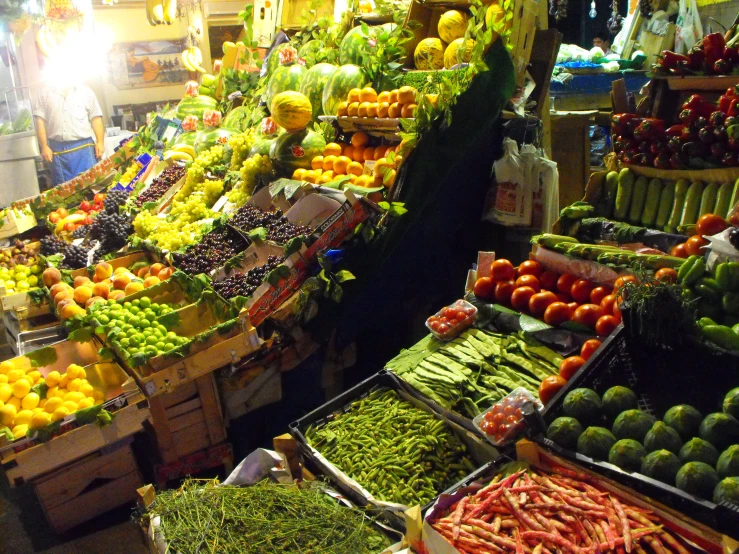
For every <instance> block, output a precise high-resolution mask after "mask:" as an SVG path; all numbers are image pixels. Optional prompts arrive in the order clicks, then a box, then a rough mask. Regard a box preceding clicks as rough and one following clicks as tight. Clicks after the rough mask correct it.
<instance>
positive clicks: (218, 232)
mask: <svg viewBox="0 0 739 554" xmlns="http://www.w3.org/2000/svg"><path fill="white" fill-rule="evenodd" d="M248 246H249V243H248V242H247V240H246V239H245V238H244V237H243V236H242V235H241V233H239V232H238V231H236V230H235V229H233V228H231V227H228V226H223V227H221V228H219V229H214V230H212V231H211V232H210V233H208V234H206V235H205V236H204V237H203V239H202V240H201V241H200V242H199V243H197V244H195V245H193V246H189V247H188V248H187V249H186V250H185V251H184V252H182V253H179V252H176V253H174V254H173V255H172V261H173V263H174V265H175V267H177V269H180V270H182V271H184V272H185V273H187V274H189V275H197V274H199V273H205V274H209V273H211V272H212V271H213V270H215V269H216V268H219V267H223V265H224V264H225V262H227V261H228V260H229V259H231V258H233V257H234V256H236V255H237V254H239V253H240V252H243V251H244V250H246V248H247V247H248Z"/></svg>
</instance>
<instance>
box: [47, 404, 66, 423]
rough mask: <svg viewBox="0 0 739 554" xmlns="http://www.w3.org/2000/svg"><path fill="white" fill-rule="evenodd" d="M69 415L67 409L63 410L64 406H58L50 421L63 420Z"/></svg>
mask: <svg viewBox="0 0 739 554" xmlns="http://www.w3.org/2000/svg"><path fill="white" fill-rule="evenodd" d="M68 415H69V409H68V408H65V407H64V406H59V407H58V408H57V409H56V410H54V413H53V414H51V421H59V420H60V419H64V418H65V417H67V416H68Z"/></svg>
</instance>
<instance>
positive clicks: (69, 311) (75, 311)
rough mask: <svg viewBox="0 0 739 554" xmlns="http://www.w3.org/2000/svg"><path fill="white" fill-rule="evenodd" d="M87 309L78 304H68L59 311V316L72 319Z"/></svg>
mask: <svg viewBox="0 0 739 554" xmlns="http://www.w3.org/2000/svg"><path fill="white" fill-rule="evenodd" d="M84 314H85V309H84V308H80V307H79V306H78V305H77V304H67V305H66V306H64V307H63V308H62V309H61V311H60V312H59V317H60V318H62V319H70V318H72V317H74V316H76V315H84Z"/></svg>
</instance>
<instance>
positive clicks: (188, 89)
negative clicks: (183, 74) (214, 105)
mask: <svg viewBox="0 0 739 554" xmlns="http://www.w3.org/2000/svg"><path fill="white" fill-rule="evenodd" d="M198 94H200V85H199V84H198V82H197V81H188V82H187V83H186V84H185V96H189V97H191V98H194V97H195V96H197V95H198Z"/></svg>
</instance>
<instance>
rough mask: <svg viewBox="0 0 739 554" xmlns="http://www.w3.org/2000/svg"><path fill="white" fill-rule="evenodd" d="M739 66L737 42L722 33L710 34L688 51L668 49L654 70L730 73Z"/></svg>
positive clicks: (658, 72) (664, 72) (662, 72)
mask: <svg viewBox="0 0 739 554" xmlns="http://www.w3.org/2000/svg"><path fill="white" fill-rule="evenodd" d="M736 65H739V50H737V42H736V40H734V39H731V40H729V41H728V42H727V40H726V37H725V36H724V35H723V34H722V33H710V34H708V35H706V36H704V37H703V39H701V40H699V41H698V42H697V43H696V44H695V45H694V46H693V47H692V48H691V49H690V50H689V51H688V53H687V54H684V55H683V54H677V53H675V52H672V51H670V50H665V51H663V52H662V55H661V56H660V57H659V58H658V60H657V64H656V65H654V67H653V70H654V73H655V75H662V76H673V75H674V76H683V75H730V74H733V73H734V68H735V66H736Z"/></svg>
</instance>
